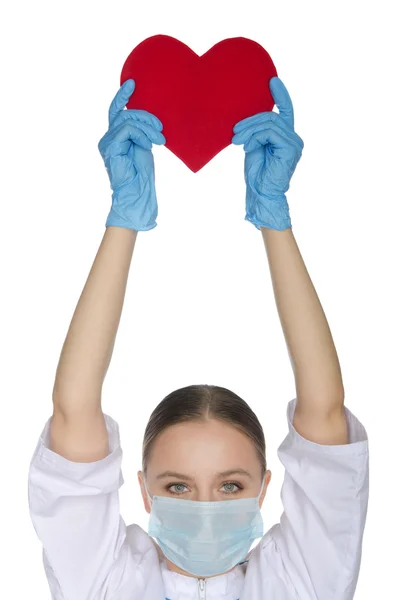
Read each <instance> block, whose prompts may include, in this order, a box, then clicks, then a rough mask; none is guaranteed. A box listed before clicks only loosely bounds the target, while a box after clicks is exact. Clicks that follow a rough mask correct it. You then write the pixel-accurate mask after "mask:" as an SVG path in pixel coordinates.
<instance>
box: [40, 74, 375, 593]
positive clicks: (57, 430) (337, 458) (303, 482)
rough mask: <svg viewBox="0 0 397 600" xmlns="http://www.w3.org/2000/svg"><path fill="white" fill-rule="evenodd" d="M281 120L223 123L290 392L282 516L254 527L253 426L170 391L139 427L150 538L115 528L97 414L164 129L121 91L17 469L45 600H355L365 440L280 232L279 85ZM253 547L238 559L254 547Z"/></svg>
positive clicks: (221, 399)
mask: <svg viewBox="0 0 397 600" xmlns="http://www.w3.org/2000/svg"><path fill="white" fill-rule="evenodd" d="M269 86H270V90H271V92H272V95H273V98H274V101H275V103H276V105H277V108H278V110H279V113H276V112H264V113H260V114H257V115H255V116H252V117H249V118H247V119H244V120H243V121H241V122H240V123H238V124H237V125H236V126H235V127H234V134H235V135H234V137H233V140H232V141H233V143H235V144H244V151H245V170H244V172H245V181H246V186H247V191H246V217H245V218H246V220H248V221H249V222H251V223H252V224H253V225H254V226H255V227H256V228H257V229H258V230H259V231H260V232H261V235H262V237H263V241H264V246H265V249H266V254H267V258H268V262H269V268H270V274H271V278H272V283H273V289H274V294H275V301H276V305H277V309H278V313H279V317H280V321H281V325H282V327H283V331H284V336H285V340H286V344H287V348H288V352H289V355H290V358H291V363H292V368H293V372H294V377H295V383H296V398H294V399H293V400H291V401H290V402H289V403H288V405H287V409H286V416H287V423H288V435H287V436H286V438H285V439H284V440H283V441H282V443H281V445H280V446H279V448H278V456H279V458H280V461H281V462H282V464H283V466H284V468H285V475H284V483H283V487H282V490H281V499H282V502H283V508H284V510H283V513H282V515H281V518H280V522H279V523H276V524H275V525H274V526H273V527H272V528H271V529H270V530H269V531H267V532H264V531H263V522H262V517H261V507H262V504H263V501H264V498H265V495H266V491H267V488H268V485H269V483H270V479H271V472H270V471H269V470H268V469H267V463H266V445H265V438H264V434H263V430H262V427H261V424H260V422H259V420H258V418H257V416H256V415H255V414H254V412H253V411H252V410H251V408H250V407H249V405H248V404H247V403H246V402H245V401H244V400H243V399H242V398H240V397H239V396H238V395H236V394H235V393H233V392H232V391H230V390H228V389H226V388H222V387H219V386H216V385H191V386H188V387H185V388H182V389H179V390H175V391H173V392H171V393H170V394H168V395H167V396H166V397H165V398H164V399H163V400H162V401H161V402H160V404H159V405H158V406H157V407H156V408H155V409H154V411H153V413H152V415H151V417H150V419H149V422H148V424H147V427H146V430H145V433H144V443H143V456H142V470H140V471H139V473H138V479H139V484H140V489H141V493H142V498H143V502H144V506H145V508H146V511H147V512H148V513H149V515H150V516H149V528H148V532H145V531H144V530H143V529H141V528H140V527H139V526H138V525H135V524H131V525H128V526H127V525H126V524H125V522H124V520H123V518H122V516H121V515H120V510H119V489H120V487H121V485H122V484H123V482H124V480H123V476H122V472H121V461H122V450H121V447H120V439H119V427H118V423H117V422H116V421H115V420H113V419H112V418H111V417H110V416H109V415H106V414H104V413H103V412H102V409H101V391H102V385H103V381H104V378H105V376H106V372H107V369H108V367H109V364H110V360H111V356H112V352H113V347H114V343H115V338H116V334H117V329H118V324H119V321H120V316H121V310H122V306H123V301H124V295H125V290H126V285H127V278H128V272H129V267H130V263H131V258H132V254H133V250H134V246H135V242H136V237H137V232H138V231H148V230H150V229H153V228H154V227H156V217H157V199H156V191H155V177H154V163H153V155H152V150H151V149H152V144H153V143H155V144H164V143H165V138H164V136H163V134H162V133H161V130H162V124H161V122H160V121H159V120H158V119H157V118H156V117H155V116H154V115H152V114H150V113H148V112H146V111H142V110H126V109H125V106H126V104H127V103H128V100H129V98H130V96H131V94H132V93H133V91H134V89H135V83H134V81H133V80H128V81H126V82H125V83H124V84H123V85H122V86H121V88H120V90H119V91H118V92H117V94H116V96H115V98H114V100H113V102H112V104H111V106H110V110H109V129H108V131H107V132H106V133H105V135H104V136H103V138H102V139H101V140H100V142H99V151H100V153H101V155H102V157H103V160H104V163H105V166H106V169H107V172H108V174H109V178H110V183H111V187H112V190H113V195H112V206H111V209H110V212H109V215H108V218H107V221H106V230H105V234H104V237H103V240H102V242H101V245H100V247H99V250H98V253H97V255H96V258H95V261H94V264H93V266H92V269H91V271H90V273H89V275H88V279H87V282H86V285H85V287H84V289H83V292H82V294H81V297H80V299H79V302H78V304H77V307H76V310H75V313H74V315H73V318H72V322H71V325H70V328H69V331H68V333H67V337H66V340H65V343H64V345H63V348H62V352H61V356H60V360H59V364H58V369H57V373H56V378H55V384H54V389H53V414H52V416H51V417H50V418H49V419H48V420H47V422H46V424H45V425H44V428H43V431H42V433H41V435H40V438H39V440H38V443H37V446H36V449H35V451H34V454H33V457H32V460H31V464H30V470H29V508H30V515H31V518H32V522H33V525H34V528H35V530H36V533H37V535H38V538H39V539H40V541H41V544H42V546H43V563H44V568H45V573H46V576H47V579H48V583H49V587H50V590H51V594H52V598H54V599H55V600H105V599H106V600H165V599H168V600H204V599H205V600H220V599H222V600H264V599H268V600H287V599H288V600H291V599H292V598H294V599H295V600H315V599H316V600H317V599H319V598H321V599H322V600H331V599H332V600H336V599H337V600H350V599H352V598H353V596H354V592H355V589H356V584H357V579H358V575H359V570H360V562H361V550H362V540H363V532H364V527H365V521H366V515H367V505H368V487H369V485H368V482H369V472H368V438H367V434H366V431H365V428H364V427H363V425H362V424H361V422H360V421H359V420H358V418H357V417H356V416H355V415H354V414H353V413H352V412H351V411H350V410H349V409H348V408H347V407H346V406H345V405H344V388H343V383H342V376H341V371H340V366H339V362H338V357H337V353H336V350H335V347H334V344H333V340H332V336H331V333H330V330H329V327H328V324H327V320H326V317H325V315H324V312H323V310H322V307H321V304H320V302H319V299H318V297H317V294H316V292H315V289H314V287H313V284H312V282H311V280H310V277H309V275H308V273H307V270H306V267H305V264H304V262H303V260H302V257H301V254H300V252H299V249H298V246H297V243H296V240H295V238H294V235H293V233H292V228H291V220H290V215H289V208H288V203H287V199H286V195H285V194H286V192H287V190H288V189H289V185H290V180H291V177H292V175H293V173H294V171H295V168H296V166H297V164H298V162H299V159H300V157H301V154H302V150H303V141H302V139H301V138H300V137H299V136H298V135H297V134H296V133H295V131H294V114H293V106H292V102H291V99H290V96H289V94H288V91H287V89H286V88H285V86H284V84H283V83H282V81H281V80H280V79H279V78H278V77H274V78H272V79H271V80H270V83H269ZM255 540H256V541H257V543H256V545H254V547H253V548H252V549H251V550H250V548H251V547H252V545H253V542H255Z"/></svg>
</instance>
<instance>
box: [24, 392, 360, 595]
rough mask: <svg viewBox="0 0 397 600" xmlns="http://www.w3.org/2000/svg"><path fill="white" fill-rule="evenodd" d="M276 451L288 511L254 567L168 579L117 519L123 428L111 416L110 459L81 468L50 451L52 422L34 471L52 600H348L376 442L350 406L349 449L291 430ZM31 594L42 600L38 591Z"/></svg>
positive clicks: (149, 550)
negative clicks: (370, 445)
mask: <svg viewBox="0 0 397 600" xmlns="http://www.w3.org/2000/svg"><path fill="white" fill-rule="evenodd" d="M295 406H296V399H294V400H291V401H290V402H289V404H288V407H287V419H288V427H289V433H288V435H287V436H286V438H285V440H284V441H283V442H282V444H281V445H280V447H279V448H278V456H279V459H280V461H281V462H282V464H283V465H284V467H285V476H284V483H283V486H282V490H281V499H282V502H283V507H284V512H283V513H282V516H281V519H280V522H279V523H277V524H276V525H274V526H273V527H272V528H271V529H270V530H269V531H268V532H267V533H266V534H265V535H264V537H263V538H262V539H261V540H259V543H257V545H256V546H255V547H254V548H253V550H251V553H250V555H249V560H248V562H245V563H243V564H240V565H237V566H236V567H235V568H234V569H233V571H232V572H230V573H227V574H225V575H219V576H217V577H213V578H209V579H206V580H201V581H200V580H198V579H196V578H194V577H186V576H184V575H179V574H177V573H174V572H172V571H169V570H168V569H167V567H166V564H165V562H164V559H163V557H162V556H161V551H159V549H158V545H157V544H155V543H154V542H153V540H152V538H150V537H149V536H148V535H147V533H146V532H145V531H143V530H142V529H141V528H140V527H139V526H138V525H129V526H126V524H125V522H124V520H123V518H122V517H121V516H120V511H119V492H118V490H119V488H120V487H121V485H122V484H123V483H124V479H123V475H122V472H121V461H122V450H121V448H120V442H119V427H118V424H117V422H116V421H114V420H113V419H112V418H111V417H110V416H108V415H105V420H106V426H107V430H108V434H109V447H110V454H109V455H108V456H107V457H105V458H104V459H102V460H99V461H97V462H93V463H74V462H71V461H69V460H67V459H66V458H64V457H62V456H60V455H58V454H56V453H55V452H52V451H51V450H50V449H49V426H50V421H51V418H52V417H50V418H49V419H48V421H47V422H46V424H45V426H44V429H43V431H42V434H41V436H40V439H39V441H38V444H37V447H36V450H35V452H34V455H33V458H32V461H31V464H30V470H29V508H30V515H31V519H32V522H33V525H34V528H35V530H36V533H37V535H38V537H39V539H40V541H41V542H42V545H43V562H44V568H45V573H46V576H47V579H48V583H49V586H50V589H51V593H52V600H165V599H166V598H168V599H169V600H200V599H204V598H205V600H350V599H352V598H353V596H354V592H355V588H356V584H357V579H358V574H359V569H360V562H361V550H362V539H363V532H364V526H365V521H366V515H367V506H368V488H369V468H368V438H367V434H366V431H365V428H364V427H363V425H362V424H361V423H360V421H359V420H358V419H357V418H356V417H355V416H354V415H353V414H352V413H351V412H350V411H349V409H347V408H346V407H345V413H346V417H347V421H348V428H349V442H350V443H349V444H346V445H341V446H325V445H320V444H315V443H314V442H310V441H308V440H306V439H304V438H303V437H301V436H300V435H299V434H298V433H297V431H296V430H295V429H294V427H293V425H292V421H293V415H294V412H295ZM32 593H33V595H34V592H33V591H32Z"/></svg>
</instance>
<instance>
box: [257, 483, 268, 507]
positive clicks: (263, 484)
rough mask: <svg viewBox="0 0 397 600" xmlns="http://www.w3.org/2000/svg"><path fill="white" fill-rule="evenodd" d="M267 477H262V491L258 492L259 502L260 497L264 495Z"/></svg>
mask: <svg viewBox="0 0 397 600" xmlns="http://www.w3.org/2000/svg"><path fill="white" fill-rule="evenodd" d="M265 479H266V477H263V479H262V485H261V491H260V492H259V494H258V496H257V500H258V502H259V500H260V497H261V496H262V492H263V488H264V486H265Z"/></svg>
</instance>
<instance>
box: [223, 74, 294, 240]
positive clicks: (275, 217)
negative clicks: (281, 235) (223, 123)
mask: <svg viewBox="0 0 397 600" xmlns="http://www.w3.org/2000/svg"><path fill="white" fill-rule="evenodd" d="M269 87H270V91H271V93H272V96H273V99H274V102H275V104H276V106H277V108H278V110H279V114H278V113H276V112H273V111H269V112H263V113H258V114H256V115H254V116H253V117H248V118H247V119H243V120H242V121H239V122H238V123H237V124H236V125H235V126H234V128H233V132H234V133H235V134H236V135H235V136H234V137H233V138H232V142H233V144H244V150H245V152H246V154H245V164H244V177H245V182H246V184H247V192H246V216H245V219H246V221H250V222H251V223H253V225H255V227H256V228H257V229H259V230H260V228H261V226H262V227H267V228H269V229H277V230H279V231H282V230H284V229H288V228H290V227H291V219H290V215H289V207H288V202H287V198H286V195H285V192H286V191H287V190H288V189H289V184H290V180H291V177H292V175H293V173H294V171H295V168H296V165H297V164H298V161H299V159H300V157H301V155H302V150H303V145H304V144H303V140H302V139H301V138H300V137H299V135H298V134H297V133H295V131H294V109H293V106H292V101H291V98H290V95H289V94H288V91H287V88H286V87H285V85H284V84H283V82H282V81H281V79H279V78H278V77H272V78H271V79H270V82H269Z"/></svg>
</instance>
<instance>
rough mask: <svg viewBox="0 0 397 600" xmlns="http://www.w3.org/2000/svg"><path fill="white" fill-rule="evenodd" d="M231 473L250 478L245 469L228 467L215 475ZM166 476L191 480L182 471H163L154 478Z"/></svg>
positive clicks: (227, 475)
mask: <svg viewBox="0 0 397 600" xmlns="http://www.w3.org/2000/svg"><path fill="white" fill-rule="evenodd" d="M231 475H245V476H246V477H249V478H250V479H252V475H251V473H249V472H248V471H246V470H245V469H229V470H228V471H222V472H221V473H217V474H216V477H218V478H219V479H221V478H223V477H230V476H231ZM166 477H176V478H177V479H184V480H185V481H193V477H190V476H189V475H184V474H183V473H177V472H176V471H164V472H163V473H160V474H159V475H157V477H156V479H165V478H166Z"/></svg>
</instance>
